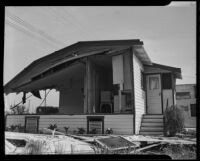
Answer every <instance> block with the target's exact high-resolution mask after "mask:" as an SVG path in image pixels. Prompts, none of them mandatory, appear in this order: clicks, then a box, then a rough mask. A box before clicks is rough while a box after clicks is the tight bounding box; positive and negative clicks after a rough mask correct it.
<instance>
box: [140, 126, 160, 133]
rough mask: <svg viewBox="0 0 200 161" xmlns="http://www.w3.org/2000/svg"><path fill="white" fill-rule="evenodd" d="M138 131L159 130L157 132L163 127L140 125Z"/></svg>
mask: <svg viewBox="0 0 200 161" xmlns="http://www.w3.org/2000/svg"><path fill="white" fill-rule="evenodd" d="M140 131H159V132H162V131H163V127H144V126H142V127H141V128H140Z"/></svg>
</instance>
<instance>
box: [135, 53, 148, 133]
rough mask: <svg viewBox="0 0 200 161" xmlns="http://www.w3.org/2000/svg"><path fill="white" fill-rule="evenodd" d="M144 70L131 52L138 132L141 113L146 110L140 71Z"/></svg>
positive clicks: (137, 131) (137, 130)
mask: <svg viewBox="0 0 200 161" xmlns="http://www.w3.org/2000/svg"><path fill="white" fill-rule="evenodd" d="M143 70H144V67H143V65H142V63H141V62H140V61H139V59H138V58H137V57H136V56H135V55H134V54H133V72H134V73H133V75H134V89H135V117H136V118H135V126H136V131H135V133H136V134H138V133H139V130H140V125H141V120H142V115H143V114H145V112H146V96H145V92H144V91H143V89H142V88H141V71H143Z"/></svg>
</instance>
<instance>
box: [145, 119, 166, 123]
mask: <svg viewBox="0 0 200 161" xmlns="http://www.w3.org/2000/svg"><path fill="white" fill-rule="evenodd" d="M142 122H162V123H163V119H162V118H156V119H154V118H143V119H142Z"/></svg>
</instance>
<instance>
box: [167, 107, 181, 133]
mask: <svg viewBox="0 0 200 161" xmlns="http://www.w3.org/2000/svg"><path fill="white" fill-rule="evenodd" d="M164 128H165V136H166V135H167V136H175V134H176V133H177V132H181V131H182V130H183V128H184V117H183V111H182V110H181V109H179V108H178V107H177V106H171V107H167V108H166V110H165V113H164Z"/></svg>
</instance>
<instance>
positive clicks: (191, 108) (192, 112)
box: [190, 104, 196, 117]
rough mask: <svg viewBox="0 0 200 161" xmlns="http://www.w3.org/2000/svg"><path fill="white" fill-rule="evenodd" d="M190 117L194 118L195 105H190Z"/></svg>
mask: <svg viewBox="0 0 200 161" xmlns="http://www.w3.org/2000/svg"><path fill="white" fill-rule="evenodd" d="M190 112H191V117H196V104H190Z"/></svg>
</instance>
